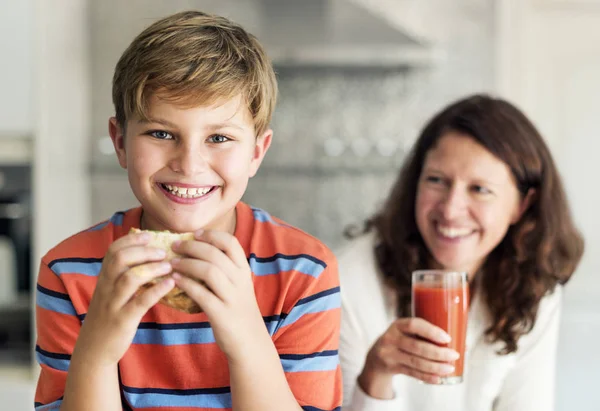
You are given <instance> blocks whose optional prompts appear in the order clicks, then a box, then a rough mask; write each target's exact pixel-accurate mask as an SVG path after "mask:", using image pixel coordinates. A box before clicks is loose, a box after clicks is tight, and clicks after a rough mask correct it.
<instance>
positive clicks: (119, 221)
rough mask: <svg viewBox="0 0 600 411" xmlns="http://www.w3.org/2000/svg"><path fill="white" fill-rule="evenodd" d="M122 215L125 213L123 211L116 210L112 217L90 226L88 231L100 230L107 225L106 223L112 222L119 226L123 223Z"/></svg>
mask: <svg viewBox="0 0 600 411" xmlns="http://www.w3.org/2000/svg"><path fill="white" fill-rule="evenodd" d="M124 215H125V213H124V212H123V211H119V212H116V213H115V214H113V215H112V217H111V218H110V219H109V220H107V221H103V222H101V223H100V224H96V225H95V226H93V227H92V228H90V229H89V230H88V231H98V230H102V229H103V228H104V227H106V226H107V225H108V223H113V225H116V226H121V225H123V216H124Z"/></svg>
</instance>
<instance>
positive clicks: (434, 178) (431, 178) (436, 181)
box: [425, 176, 444, 184]
mask: <svg viewBox="0 0 600 411" xmlns="http://www.w3.org/2000/svg"><path fill="white" fill-rule="evenodd" d="M425 181H427V182H428V183H433V184H441V183H443V182H444V181H443V180H442V178H441V177H437V176H427V177H425Z"/></svg>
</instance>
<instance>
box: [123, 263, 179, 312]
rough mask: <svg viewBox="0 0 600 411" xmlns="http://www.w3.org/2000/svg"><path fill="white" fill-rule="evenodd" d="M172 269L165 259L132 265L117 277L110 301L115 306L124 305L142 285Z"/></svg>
mask: <svg viewBox="0 0 600 411" xmlns="http://www.w3.org/2000/svg"><path fill="white" fill-rule="evenodd" d="M172 270H173V268H172V267H171V264H169V263H168V262H166V261H162V262H155V263H147V264H143V265H139V266H136V267H133V268H132V269H130V270H128V271H127V272H126V273H125V274H123V275H122V276H120V277H119V278H118V279H117V282H116V283H115V287H114V289H113V293H114V294H113V296H112V303H113V304H115V306H116V307H117V308H118V307H122V306H124V305H125V304H127V302H128V301H129V300H130V299H131V297H133V295H134V294H135V293H136V292H137V291H138V289H139V288H140V287H141V286H142V285H144V284H146V283H148V282H149V281H151V280H152V279H154V278H156V277H161V276H164V275H167V274H169V273H170V272H171V271H172Z"/></svg>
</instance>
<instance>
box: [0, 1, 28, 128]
mask: <svg viewBox="0 0 600 411" xmlns="http://www.w3.org/2000/svg"><path fill="white" fill-rule="evenodd" d="M33 9H34V5H33V0H19V1H11V0H0V56H2V64H1V65H0V92H1V93H2V98H0V139H7V138H21V137H26V136H28V135H30V134H31V132H32V131H33V127H34V125H33V124H32V121H33V114H32V112H33V107H32V101H33V95H32V94H33V48H34V44H33V43H34V42H33V28H34V25H33V18H34V17H33Z"/></svg>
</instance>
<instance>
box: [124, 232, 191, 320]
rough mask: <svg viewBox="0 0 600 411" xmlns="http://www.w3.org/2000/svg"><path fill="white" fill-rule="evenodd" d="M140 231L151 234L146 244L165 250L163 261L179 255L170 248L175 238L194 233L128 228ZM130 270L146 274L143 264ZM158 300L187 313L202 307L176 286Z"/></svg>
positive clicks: (136, 273)
mask: <svg viewBox="0 0 600 411" xmlns="http://www.w3.org/2000/svg"><path fill="white" fill-rule="evenodd" d="M142 232H148V233H150V234H152V239H151V240H150V242H149V243H148V246H150V247H156V248H162V249H163V250H165V252H166V253H167V256H166V258H165V260H164V261H171V260H172V259H174V258H175V257H180V255H179V254H177V253H175V252H174V251H173V250H172V249H171V245H172V244H173V243H174V242H175V241H177V240H181V241H186V240H193V239H194V233H181V234H177V233H172V232H170V231H150V230H140V229H137V228H132V229H131V230H130V233H142ZM131 271H132V272H133V273H134V274H135V275H138V276H142V277H143V276H145V275H147V274H146V273H145V270H144V266H143V265H142V266H137V267H133V268H132V269H131ZM167 275H168V274H167ZM164 277H166V276H161V277H157V278H153V279H152V280H150V281H148V282H147V283H146V284H144V285H143V286H142V287H143V288H148V287H150V286H152V285H153V284H156V283H157V282H159V281H161V280H162V279H163V278H164ZM160 302H161V303H162V304H165V305H168V306H169V307H173V308H175V309H176V310H179V311H183V312H186V313H189V314H197V313H200V312H202V309H201V308H200V306H199V305H198V304H197V303H196V302H195V301H194V300H192V299H191V298H190V297H189V296H188V295H187V294H186V293H185V292H183V290H181V289H180V288H179V287H177V286H175V287H174V288H173V289H172V290H171V291H169V292H168V293H167V295H165V296H164V297H163V298H162V299H161V300H160Z"/></svg>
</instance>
